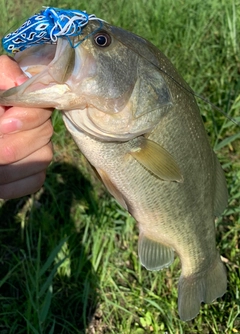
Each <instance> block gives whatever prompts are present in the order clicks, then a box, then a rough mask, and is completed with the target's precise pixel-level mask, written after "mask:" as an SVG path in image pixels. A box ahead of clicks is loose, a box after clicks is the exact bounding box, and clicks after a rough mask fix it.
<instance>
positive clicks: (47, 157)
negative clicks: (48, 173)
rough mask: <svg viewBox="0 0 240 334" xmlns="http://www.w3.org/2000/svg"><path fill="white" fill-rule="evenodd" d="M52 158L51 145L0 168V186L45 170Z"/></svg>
mask: <svg viewBox="0 0 240 334" xmlns="http://www.w3.org/2000/svg"><path fill="white" fill-rule="evenodd" d="M52 157H53V150H52V143H51V142H49V143H48V144H47V145H45V146H44V147H42V148H40V149H39V150H37V151H36V152H34V153H32V154H30V155H29V156H28V157H26V158H24V159H22V160H20V161H18V162H15V163H13V164H10V165H2V166H0V186H1V185H4V184H8V183H12V182H15V181H18V180H20V179H25V178H27V177H29V176H31V175H35V174H38V173H41V172H42V171H44V170H46V169H47V167H48V165H49V164H50V162H51V160H52Z"/></svg>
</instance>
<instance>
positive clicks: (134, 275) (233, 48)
mask: <svg viewBox="0 0 240 334" xmlns="http://www.w3.org/2000/svg"><path fill="white" fill-rule="evenodd" d="M74 3H76V2H74V1H73V0H65V1H64V0H62V1H61V0H60V1H54V0H47V1H45V3H44V5H50V6H60V7H64V8H71V7H72V8H74V7H75V8H79V9H86V10H87V11H88V12H89V13H95V14H96V15H97V16H99V17H101V18H103V19H105V20H107V21H108V22H109V23H111V24H114V25H118V26H121V27H123V28H125V29H127V30H130V31H132V32H134V33H136V34H139V35H141V36H143V37H145V38H146V39H148V40H150V41H151V42H153V43H154V44H155V45H157V46H158V47H159V48H160V49H161V50H162V51H163V52H164V53H165V54H166V55H167V56H168V57H169V58H170V59H171V60H172V62H173V63H174V64H175V66H176V68H177V69H178V70H179V72H180V73H181V74H182V75H183V76H184V78H185V79H186V81H187V82H188V83H189V84H190V86H191V87H192V88H193V89H194V91H196V92H197V93H199V94H201V95H203V96H205V97H206V98H207V99H209V100H211V102H212V103H214V104H216V105H217V106H218V107H220V108H221V109H222V110H223V111H224V112H225V113H227V114H228V115H229V116H231V117H234V118H236V120H237V121H238V122H240V113H239V110H240V95H239V88H240V79H239V78H240V76H239V74H240V59H239V57H240V56H239V54H240V52H239V51H240V50H239V39H240V36H239V32H240V3H239V1H237V0H231V1H227V0H225V1H224V0H222V1H219V0H212V1H210V0H206V1H200V0H192V1H190V0H182V1H173V0H161V1H159V0H148V1H146V0H140V1H126V0H115V1H107V2H102V1H99V0H92V1H90V2H89V1H86V0H82V1H81V3H79V5H77V6H76V5H75V6H74ZM41 5H42V1H34V2H33V1H27V0H21V1H20V0H17V1H16V0H15V1H13V0H0V10H1V13H2V16H1V26H0V36H3V35H4V34H5V33H6V32H7V31H8V30H12V29H14V27H15V28H16V27H17V26H18V25H19V24H20V23H21V22H23V21H24V19H26V18H28V17H29V16H30V15H31V14H33V13H34V12H36V11H37V6H38V7H39V8H40V6H41ZM198 101H199V105H200V107H201V113H202V117H203V120H204V123H205V127H206V130H207V132H208V134H209V138H210V141H211V144H212V146H213V147H214V149H215V151H216V152H217V154H218V157H219V159H220V161H221V163H222V165H223V167H224V170H225V173H226V177H227V181H228V189H229V206H228V208H227V210H226V211H225V213H224V215H223V217H222V218H219V219H218V221H217V223H216V225H217V243H218V247H219V249H220V252H221V254H222V256H223V257H224V261H225V262H226V266H227V269H228V280H229V284H228V292H227V294H226V295H225V296H224V297H223V298H221V299H219V300H218V301H217V302H214V303H213V304H211V305H204V306H203V307H202V309H201V312H200V314H199V316H198V317H197V318H196V319H195V320H193V321H191V322H188V323H184V322H182V321H180V320H179V318H178V314H177V281H178V278H179V270H180V264H179V261H178V259H176V260H175V262H174V264H173V265H172V266H171V267H170V268H169V269H168V270H164V271H161V272H147V271H146V270H145V269H144V268H142V267H141V266H140V264H139V261H138V257H137V238H138V231H137V227H136V224H135V222H134V220H133V219H132V218H131V217H130V216H129V214H127V213H126V212H125V211H124V210H122V209H121V208H120V207H119V206H118V205H117V204H116V202H115V201H114V200H113V199H112V198H111V197H110V196H109V195H108V194H107V193H106V191H105V189H104V188H103V186H102V185H101V184H100V183H99V181H98V180H97V179H96V178H95V176H94V175H93V174H92V173H91V171H90V168H89V166H88V164H87V162H86V161H85V159H84V158H83V157H82V155H81V153H80V152H79V150H78V149H77V148H76V146H75V144H74V143H73V141H72V140H71V138H70V135H69V134H68V133H67V132H66V130H65V128H64V126H63V123H62V120H61V116H60V115H59V114H58V113H57V112H54V114H53V117H52V120H53V124H54V129H55V134H54V136H53V143H54V147H55V155H54V160H53V162H52V164H51V166H50V167H49V169H48V173H47V179H46V182H45V184H44V187H43V188H42V189H41V190H40V191H39V192H38V193H36V194H35V195H32V196H27V197H24V198H21V199H17V200H12V201H6V202H4V201H1V202H0V217H1V222H0V244H1V247H0V264H1V273H0V334H9V333H19V334H21V333H29V334H30V333H38V334H40V333H41V334H42V333H57V334H59V333H74V334H75V333H98V334H100V333H116V334H118V333H123V334H128V333H136V334H141V333H171V334H176V333H179V334H180V333H206V334H207V333H214V334H215V333H239V332H240V251H239V232H240V215H239V213H240V190H239V189H240V128H239V127H237V126H236V125H235V124H234V123H232V122H231V121H229V120H228V119H227V118H226V117H225V116H224V115H222V114H221V113H219V112H218V111H215V110H213V109H212V108H211V106H210V105H209V104H207V103H205V102H203V101H201V100H198Z"/></svg>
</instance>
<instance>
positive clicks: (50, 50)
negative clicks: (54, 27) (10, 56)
mask: <svg viewBox="0 0 240 334" xmlns="http://www.w3.org/2000/svg"><path fill="white" fill-rule="evenodd" d="M85 57H86V54H85V52H84V50H82V48H79V47H78V48H74V47H72V45H71V43H70V41H69V39H67V38H59V39H58V41H57V43H56V44H44V45H42V44H41V45H36V46H32V47H30V48H27V49H25V50H23V51H21V52H19V53H16V55H15V60H16V62H17V63H18V65H19V66H20V68H21V69H22V70H23V72H24V73H25V74H26V75H27V77H28V78H29V79H28V80H26V81H25V82H24V83H23V84H21V85H20V86H17V87H13V88H10V89H9V90H7V91H3V92H0V104H2V105H6V106H11V105H15V106H19V107H34V106H38V107H42V108H57V109H59V110H64V109H69V106H70V108H72V107H75V106H78V107H79V108H80V109H82V108H84V107H85V106H86V101H85V100H84V99H83V97H81V96H80V95H79V94H76V93H77V92H76V91H75V90H74V86H75V83H76V81H77V80H79V79H82V78H83V74H82V73H84V75H86V73H85V72H86V71H85V72H84V71H82V67H83V62H85Z"/></svg>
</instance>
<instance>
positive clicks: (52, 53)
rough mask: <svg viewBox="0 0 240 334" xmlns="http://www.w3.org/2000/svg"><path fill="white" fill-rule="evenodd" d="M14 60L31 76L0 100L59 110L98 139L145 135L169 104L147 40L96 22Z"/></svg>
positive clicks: (126, 138) (71, 121) (70, 125)
mask: <svg viewBox="0 0 240 334" xmlns="http://www.w3.org/2000/svg"><path fill="white" fill-rule="evenodd" d="M156 50H157V49H156ZM158 52H159V51H158ZM15 60H16V61H17V63H18V64H19V66H20V67H21V68H22V70H23V71H24V72H25V73H26V74H27V75H28V76H29V79H28V80H27V81H26V82H24V83H23V84H22V85H20V86H18V87H14V88H11V89H9V90H7V91H5V92H0V104H2V105H13V106H25V107H43V108H57V109H59V110H62V111H63V112H64V116H65V117H64V118H65V122H67V123H68V126H69V127H70V128H71V127H72V130H73V127H75V130H76V129H77V130H79V131H83V132H85V133H87V134H89V135H92V136H94V137H96V138H99V139H101V140H117V141H127V140H129V139H131V138H134V137H136V136H139V135H141V134H145V133H148V132H150V131H151V130H152V129H153V128H154V127H155V126H156V124H157V123H158V122H159V121H160V119H161V118H162V117H164V115H165V114H166V112H167V111H168V110H169V108H171V107H172V105H173V102H172V94H171V92H170V89H169V85H168V84H167V82H166V80H165V79H164V76H163V75H162V72H161V71H160V69H159V67H160V65H159V57H158V55H156V52H154V51H152V48H151V44H150V43H148V42H147V41H146V40H144V39H143V38H141V37H139V36H137V35H134V34H132V33H130V32H127V31H125V30H123V29H121V28H117V27H113V26H111V25H108V24H107V23H104V22H102V21H100V20H94V21H89V23H88V24H87V26H86V27H84V29H83V30H82V32H81V34H79V35H78V36H74V37H61V38H58V40H57V43H56V44H41V45H35V46H31V47H29V48H27V49H25V50H23V51H21V52H18V53H16V55H15ZM164 61H165V60H164ZM70 123H71V124H70ZM70 130H71V129H70Z"/></svg>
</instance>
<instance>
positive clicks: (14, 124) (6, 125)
mask: <svg viewBox="0 0 240 334" xmlns="http://www.w3.org/2000/svg"><path fill="white" fill-rule="evenodd" d="M21 128H22V122H21V121H20V120H19V119H16V118H9V119H4V120H3V121H2V122H1V123H0V132H1V133H10V132H15V131H17V130H20V129H21Z"/></svg>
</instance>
